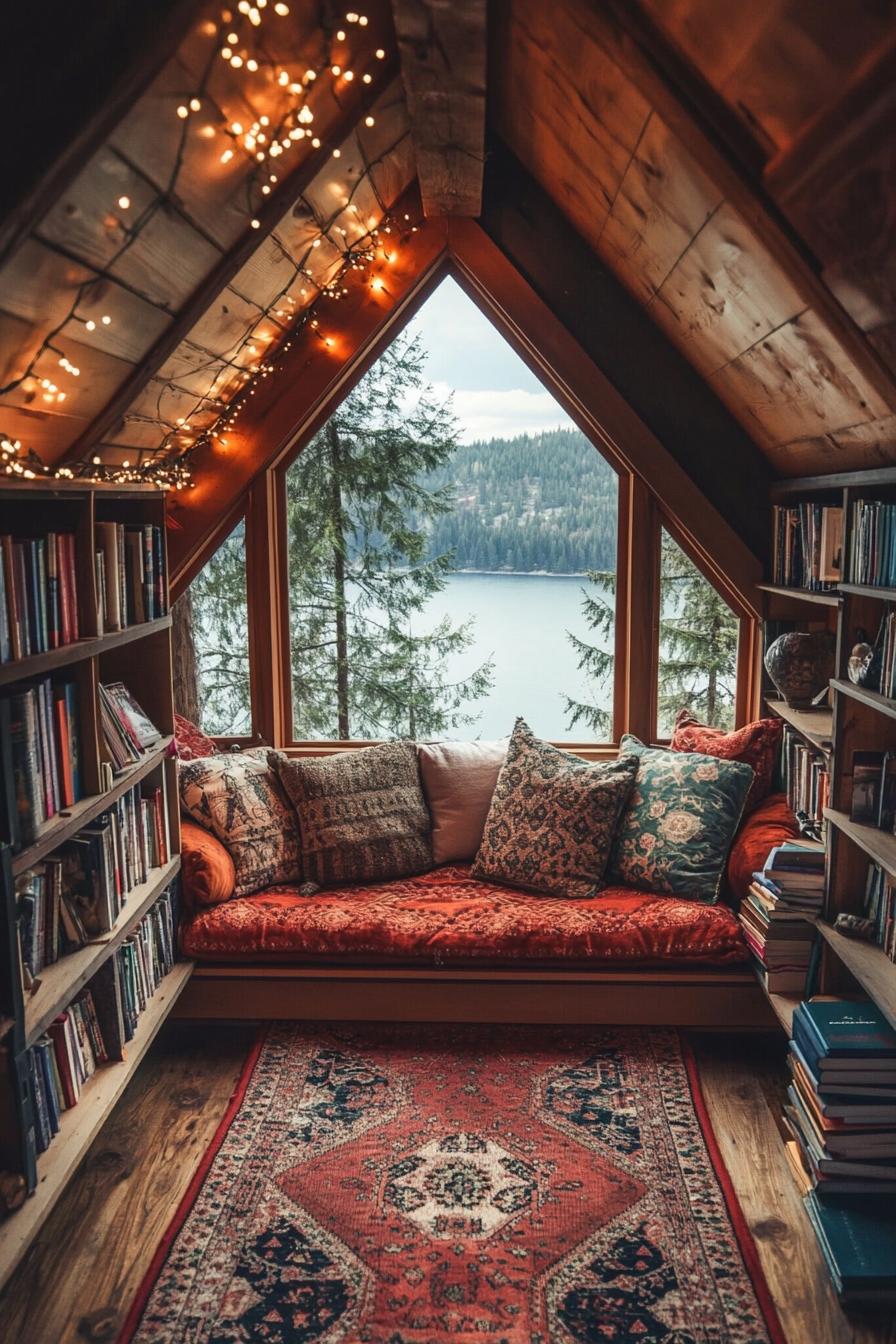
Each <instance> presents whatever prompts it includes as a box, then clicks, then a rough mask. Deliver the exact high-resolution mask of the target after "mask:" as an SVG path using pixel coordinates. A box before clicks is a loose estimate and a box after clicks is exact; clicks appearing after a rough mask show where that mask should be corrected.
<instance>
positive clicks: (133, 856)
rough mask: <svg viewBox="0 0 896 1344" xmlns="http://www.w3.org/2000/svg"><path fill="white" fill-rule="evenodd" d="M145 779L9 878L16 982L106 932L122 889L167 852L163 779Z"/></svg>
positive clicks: (29, 980)
mask: <svg viewBox="0 0 896 1344" xmlns="http://www.w3.org/2000/svg"><path fill="white" fill-rule="evenodd" d="M161 780H162V782H161V784H159V785H158V786H156V785H153V784H152V783H150V782H146V781H144V782H143V783H142V784H140V785H136V786H135V787H134V788H133V789H129V790H128V792H127V793H125V794H123V795H122V796H121V798H118V799H116V801H115V802H114V803H113V804H112V805H111V806H110V807H109V808H108V810H107V811H105V812H103V813H102V814H101V815H100V816H99V817H97V818H96V819H95V820H94V821H93V822H92V823H91V824H90V825H89V826H85V827H84V828H83V829H82V830H80V831H79V832H78V834H77V835H75V836H73V837H72V839H70V840H67V841H66V842H65V843H64V844H63V845H60V846H59V848H58V849H57V850H56V851H55V852H54V853H52V854H49V855H47V857H46V858H44V859H42V860H41V861H40V862H39V863H36V864H34V865H33V866H32V867H31V868H28V869H26V871H25V872H23V873H20V874H19V876H18V877H17V879H16V884H15V889H16V911H17V933H18V940H19V959H20V966H21V971H22V983H23V987H24V988H25V989H26V990H28V989H29V988H30V987H31V986H32V984H33V982H34V981H35V980H36V979H37V978H38V977H39V976H40V974H41V972H42V970H43V969H44V967H45V966H50V965H53V964H54V963H55V962H56V961H58V960H59V959H60V958H61V957H65V956H67V955H68V954H69V953H70V952H75V951H77V950H78V948H79V947H83V946H84V945H85V944H86V943H88V942H90V941H91V940H92V939H95V938H97V937H100V936H101V935H102V934H104V933H107V932H108V931H109V930H110V929H111V928H112V926H113V924H114V923H115V921H116V920H117V918H118V916H119V915H120V914H121V912H122V910H123V909H124V907H125V903H126V901H127V898H128V896H129V895H130V893H131V892H132V891H133V890H134V888H135V887H137V886H139V885H140V884H141V883H142V882H145V881H146V880H147V879H148V877H149V876H150V874H151V872H152V871H153V869H156V868H160V867H163V866H164V865H165V864H166V863H167V862H168V861H169V859H170V857H171V840H170V834H169V824H168V799H167V786H166V783H165V776H164V773H163V774H162V776H161Z"/></svg>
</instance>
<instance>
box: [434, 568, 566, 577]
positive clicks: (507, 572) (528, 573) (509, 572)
mask: <svg viewBox="0 0 896 1344" xmlns="http://www.w3.org/2000/svg"><path fill="white" fill-rule="evenodd" d="M448 573H449V574H481V575H482V577H483V578H486V579H500V578H508V579H587V578H588V574H587V572H586V571H584V570H581V571H580V570H572V571H571V572H570V573H567V572H566V571H564V570H556V569H450V570H449V571H448Z"/></svg>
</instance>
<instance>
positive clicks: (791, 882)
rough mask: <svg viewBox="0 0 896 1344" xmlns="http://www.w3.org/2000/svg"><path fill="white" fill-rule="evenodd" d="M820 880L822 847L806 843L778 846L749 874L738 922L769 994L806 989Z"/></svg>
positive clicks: (821, 890)
mask: <svg viewBox="0 0 896 1344" xmlns="http://www.w3.org/2000/svg"><path fill="white" fill-rule="evenodd" d="M824 878H825V852H824V848H823V846H822V845H820V844H817V843H815V842H813V841H811V840H807V841H803V840H793V841H787V842H785V843H784V844H781V845H777V846H776V847H775V848H774V849H773V850H772V851H771V853H770V854H769V856H768V858H767V859H766V861H765V865H764V867H763V868H762V871H761V872H756V873H754V874H753V881H752V883H751V884H750V890H749V892H748V894H747V898H746V900H744V901H743V902H742V904H741V907H740V910H739V911H738V919H739V920H740V924H741V927H742V928H743V931H744V936H745V938H746V940H747V945H748V946H749V948H750V951H751V952H752V954H753V957H754V958H755V961H756V965H757V970H758V973H759V977H760V979H761V980H762V982H763V984H764V985H765V987H766V989H767V990H768V992H769V993H770V994H782V993H783V994H792V993H802V992H803V990H804V988H805V984H806V976H807V973H808V968H809V962H810V959H811V956H812V949H813V946H814V943H815V925H814V922H813V921H814V919H815V916H817V915H818V914H819V912H820V910H821V904H822V900H823V897H824Z"/></svg>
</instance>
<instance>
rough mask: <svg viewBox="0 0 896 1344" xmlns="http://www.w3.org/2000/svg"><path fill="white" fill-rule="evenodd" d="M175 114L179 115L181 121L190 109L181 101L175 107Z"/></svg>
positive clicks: (188, 113)
mask: <svg viewBox="0 0 896 1344" xmlns="http://www.w3.org/2000/svg"><path fill="white" fill-rule="evenodd" d="M177 115H178V116H179V117H180V119H181V121H183V120H184V118H185V117H188V116H189V115H190V109H189V108H188V107H187V105H186V104H185V103H181V105H180V107H179V108H178V109H177Z"/></svg>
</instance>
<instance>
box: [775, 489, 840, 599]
mask: <svg viewBox="0 0 896 1344" xmlns="http://www.w3.org/2000/svg"><path fill="white" fill-rule="evenodd" d="M842 556H843V509H842V508H840V507H839V506H829V505H822V504H812V503H804V504H796V505H780V504H779V505H777V506H776V507H775V508H774V509H773V510H772V582H774V583H780V584H783V585H784V586H786V587H788V588H809V589H811V590H813V591H814V592H823V591H825V590H827V589H829V588H834V587H836V585H837V584H838V583H839V582H840V580H841V578H842Z"/></svg>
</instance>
